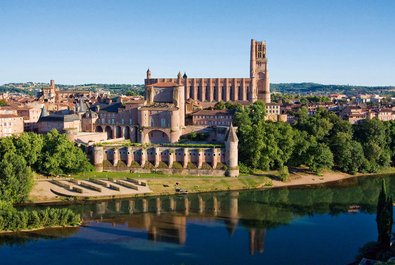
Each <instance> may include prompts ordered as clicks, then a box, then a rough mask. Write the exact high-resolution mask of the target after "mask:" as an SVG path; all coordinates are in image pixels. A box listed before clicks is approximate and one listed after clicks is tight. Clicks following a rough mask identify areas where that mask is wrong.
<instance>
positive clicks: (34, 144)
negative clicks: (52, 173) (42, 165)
mask: <svg viewBox="0 0 395 265" xmlns="http://www.w3.org/2000/svg"><path fill="white" fill-rule="evenodd" d="M13 142H14V145H15V147H16V150H17V153H18V154H19V155H21V156H23V158H25V160H26V163H27V165H28V166H33V165H34V164H35V163H36V162H37V160H38V157H39V156H40V153H41V150H42V148H43V144H44V143H43V137H42V136H41V135H39V134H35V133H23V134H21V135H20V136H19V137H14V138H13Z"/></svg>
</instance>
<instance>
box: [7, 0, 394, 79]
mask: <svg viewBox="0 0 395 265" xmlns="http://www.w3.org/2000/svg"><path fill="white" fill-rule="evenodd" d="M394 12H395V1H392V0H388V1H385V0H382V1H373V0H372V1H368V0H355V1H353V0H322V1H321V0H312V1H295V0H292V1H291V0H290V1H286V0H273V1H263V0H257V1H253V0H251V1H249V0H244V1H232V0H223V1H215V0H211V1H204V0H200V1H198V0H196V1H193V0H189V1H188V0H184V1H177V0H162V1H149V0H146V1H142V0H141V1H137V0H129V1H122V0H117V1H100V0H96V1H93V0H74V1H73V0H52V1H49V0H47V1H45V0H35V1H31V0H25V1H22V0H0V84H2V83H8V82H25V81H35V82H39V81H41V82H48V80H49V79H55V81H56V82H57V83H67V84H81V83H142V82H143V79H144V77H145V71H146V69H147V67H150V68H151V71H152V75H153V76H154V77H155V76H157V77H175V76H176V75H177V73H178V71H182V72H184V71H185V72H187V74H188V76H190V77H248V75H249V45H250V39H251V38H255V39H257V40H266V42H267V54H268V58H269V71H270V77H271V81H272V82H275V83H278V82H307V81H312V82H318V83H324V84H358V85H395V18H394Z"/></svg>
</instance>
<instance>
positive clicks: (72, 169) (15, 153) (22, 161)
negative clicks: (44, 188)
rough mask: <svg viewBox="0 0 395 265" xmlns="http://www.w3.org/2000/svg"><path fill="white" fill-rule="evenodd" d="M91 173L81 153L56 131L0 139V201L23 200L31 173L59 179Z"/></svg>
mask: <svg viewBox="0 0 395 265" xmlns="http://www.w3.org/2000/svg"><path fill="white" fill-rule="evenodd" d="M91 170H93V166H92V165H91V163H89V160H88V158H87V156H86V155H85V153H84V152H83V151H82V150H81V149H80V148H78V147H77V146H75V144H74V143H73V142H70V141H69V140H67V138H66V135H64V134H60V133H58V131H56V130H52V131H50V132H49V133H47V134H45V135H40V134H35V133H23V134H22V135H20V136H13V137H5V138H1V139H0V201H1V200H4V201H7V202H11V203H19V202H23V201H24V200H26V199H27V196H28V195H29V192H30V190H31V188H32V185H33V172H37V173H41V174H45V175H60V174H72V173H78V172H84V171H91Z"/></svg>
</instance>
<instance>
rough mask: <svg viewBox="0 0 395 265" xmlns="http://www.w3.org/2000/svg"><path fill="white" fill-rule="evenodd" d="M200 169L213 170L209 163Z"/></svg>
mask: <svg viewBox="0 0 395 265" xmlns="http://www.w3.org/2000/svg"><path fill="white" fill-rule="evenodd" d="M202 169H213V167H212V166H211V165H210V164H209V163H203V164H202Z"/></svg>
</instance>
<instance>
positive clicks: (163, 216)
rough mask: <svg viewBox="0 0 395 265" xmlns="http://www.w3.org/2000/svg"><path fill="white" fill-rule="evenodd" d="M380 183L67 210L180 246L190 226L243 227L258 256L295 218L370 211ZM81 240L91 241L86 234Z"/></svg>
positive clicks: (1, 239) (11, 240) (394, 190)
mask: <svg viewBox="0 0 395 265" xmlns="http://www.w3.org/2000/svg"><path fill="white" fill-rule="evenodd" d="M386 179H387V183H388V185H389V187H388V190H389V192H390V193H391V194H392V195H393V196H394V195H395V181H393V180H392V179H393V177H391V176H387V177H386ZM380 185H381V178H378V177H377V178H372V177H370V178H365V179H359V180H357V179H352V180H347V181H343V182H338V183H333V184H331V185H325V186H319V187H311V188H289V189H286V188H283V189H271V190H263V191H262V190H260V191H243V192H219V193H206V194H190V195H182V196H162V197H152V198H131V199H123V200H112V201H101V202H91V203H85V204H81V205H71V206H68V207H71V208H72V209H73V210H75V211H78V212H79V213H81V215H82V217H83V219H84V220H85V222H86V223H85V225H86V227H87V228H89V229H91V231H104V230H105V229H107V230H106V231H107V232H108V230H110V229H108V227H110V228H111V227H115V228H117V227H119V228H121V229H122V231H120V232H119V231H118V232H119V233H122V234H123V236H127V237H130V238H133V237H136V231H137V232H138V233H139V235H140V236H142V237H143V238H145V239H148V240H149V241H156V242H165V243H170V244H177V245H180V246H183V245H186V244H187V242H188V233H189V231H188V229H190V227H189V226H188V224H191V223H192V224H193V223H221V224H223V226H224V227H225V229H226V231H227V233H228V235H229V236H230V237H232V235H234V233H235V231H236V230H237V229H238V228H242V230H243V231H245V230H246V232H247V233H248V241H245V242H244V243H243V244H248V246H245V247H243V246H240V247H241V248H240V249H244V250H243V251H245V252H246V254H247V255H257V254H259V253H264V252H265V240H266V239H267V237H268V236H269V235H270V233H271V232H272V231H270V230H271V229H273V228H277V227H279V226H284V225H288V224H291V223H292V222H293V221H295V220H297V219H298V218H299V219H300V218H302V217H306V216H313V215H317V214H329V215H331V216H337V215H340V214H348V215H351V214H355V213H358V212H359V213H361V212H362V213H374V211H375V207H376V201H377V196H378V193H379V191H380ZM95 229H96V230H95ZM372 229H375V227H372ZM125 230H126V231H125ZM127 231H130V233H128V232H127ZM77 232H78V229H74V230H70V229H68V230H66V229H61V230H43V231H37V232H32V233H18V234H16V235H12V236H10V235H3V236H0V244H6V245H10V244H24V243H26V242H28V241H29V240H37V239H38V238H44V239H55V238H59V237H68V236H71V235H73V234H74V233H77ZM118 232H117V233H118ZM112 233H115V230H112ZM141 233H142V234H141ZM84 236H85V239H87V240H95V238H90V234H89V233H85V235H84ZM213 236H214V235H213ZM301 240H302V241H303V239H301ZM362 243H363V242H362ZM247 251H248V253H247Z"/></svg>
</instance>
